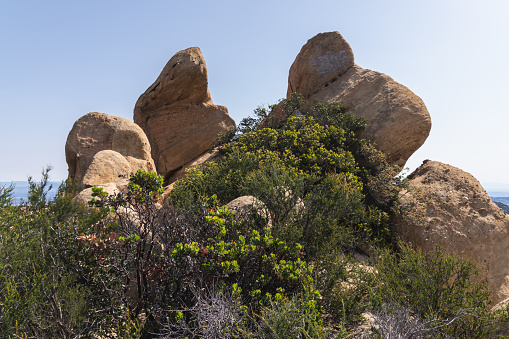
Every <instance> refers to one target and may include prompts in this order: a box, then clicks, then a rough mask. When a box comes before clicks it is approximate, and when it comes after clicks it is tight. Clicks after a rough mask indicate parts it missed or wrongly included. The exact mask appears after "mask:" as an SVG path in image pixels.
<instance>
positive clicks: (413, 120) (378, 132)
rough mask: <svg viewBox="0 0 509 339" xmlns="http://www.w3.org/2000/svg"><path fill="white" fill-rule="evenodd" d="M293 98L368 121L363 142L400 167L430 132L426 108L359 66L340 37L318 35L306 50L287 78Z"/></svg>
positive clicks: (384, 77)
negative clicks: (301, 97) (337, 108)
mask: <svg viewBox="0 0 509 339" xmlns="http://www.w3.org/2000/svg"><path fill="white" fill-rule="evenodd" d="M293 92H297V93H301V94H302V95H304V97H305V98H306V99H308V105H309V106H311V105H313V104H315V103H318V102H321V103H331V102H340V103H342V104H343V105H345V106H346V107H347V108H348V111H349V112H351V113H354V114H355V115H357V116H361V117H364V118H366V119H367V120H368V127H367V129H366V130H365V131H363V133H362V137H363V138H366V139H368V140H371V141H372V142H374V143H375V144H376V145H377V148H378V149H379V150H381V151H382V152H384V153H385V154H386V155H387V160H388V161H389V163H391V164H395V165H399V166H401V167H403V166H404V165H405V163H406V161H407V160H408V158H409V157H410V156H411V155H412V154H413V153H414V152H415V151H416V150H417V149H418V148H419V147H421V146H422V144H423V143H424V141H425V140H426V138H427V137H428V135H429V132H430V129H431V118H430V116H429V113H428V111H427V109H426V106H425V105H424V102H423V101H422V100H421V99H420V98H419V97H418V96H417V95H415V94H414V93H413V92H412V91H410V90H409V89H408V88H406V87H405V86H403V85H401V84H399V83H397V82H396V81H394V80H393V79H392V78H391V77H389V76H387V75H385V74H383V73H379V72H375V71H371V70H367V69H363V68H361V67H359V66H357V65H355V64H354V58H353V52H352V50H351V48H350V46H349V45H348V43H347V42H346V41H345V40H344V39H343V37H342V36H341V34H339V33H338V32H329V33H322V34H318V35H316V36H315V37H313V38H312V39H310V40H309V41H308V42H307V43H306V44H305V45H304V46H303V47H302V49H301V51H300V53H299V55H297V58H296V59H295V61H294V63H293V64H292V66H291V68H290V74H289V76H288V91H287V97H288V98H289V97H290V95H291V94H292V93H293Z"/></svg>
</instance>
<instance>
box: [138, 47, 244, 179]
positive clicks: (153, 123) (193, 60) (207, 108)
mask: <svg viewBox="0 0 509 339" xmlns="http://www.w3.org/2000/svg"><path fill="white" fill-rule="evenodd" d="M134 122H135V123H137V124H138V125H139V126H140V127H141V128H142V129H143V130H144V131H145V133H146V135H147V137H148V139H149V141H150V145H151V147H152V157H153V159H154V161H155V165H156V168H157V172H158V173H159V174H160V175H163V176H164V177H165V179H168V178H169V177H170V176H171V175H172V174H173V172H175V171H177V170H178V169H179V168H180V167H181V166H183V165H184V164H186V163H189V162H191V161H193V160H194V159H195V158H197V157H199V156H200V155H202V154H203V153H205V152H206V151H207V150H209V149H210V147H211V146H212V143H213V142H214V141H215V140H216V138H217V135H218V134H219V133H221V132H225V131H227V130H228V129H230V128H232V127H234V126H235V122H234V121H233V119H232V118H230V117H229V115H228V110H227V108H226V107H224V106H218V105H214V104H213V102H212V99H211V97H210V93H209V91H208V78H207V68H206V66H205V60H204V59H203V55H202V54H201V51H200V49H199V48H197V47H191V48H188V49H186V50H183V51H180V52H178V53H177V54H175V55H174V56H173V57H172V58H171V59H170V61H168V63H167V64H166V66H165V67H164V69H163V70H162V72H161V74H160V75H159V77H158V78H157V79H156V81H155V82H154V83H153V84H152V86H150V87H149V88H148V89H147V90H146V91H145V93H143V94H142V95H141V96H140V98H139V99H138V101H137V102H136V106H135V108H134Z"/></svg>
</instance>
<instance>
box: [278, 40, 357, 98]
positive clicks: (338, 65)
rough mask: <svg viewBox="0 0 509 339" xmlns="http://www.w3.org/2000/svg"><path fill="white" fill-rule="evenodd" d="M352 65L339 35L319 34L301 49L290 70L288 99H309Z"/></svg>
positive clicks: (350, 50) (349, 50) (350, 55)
mask: <svg viewBox="0 0 509 339" xmlns="http://www.w3.org/2000/svg"><path fill="white" fill-rule="evenodd" d="M353 64H354V60H353V51H352V48H351V47H350V45H349V44H348V42H346V40H345V39H344V38H343V37H342V36H341V34H339V32H329V33H320V34H318V35H316V36H314V37H313V38H311V39H309V40H308V42H307V43H306V44H305V45H304V46H302V49H301V50H300V53H299V54H298V55H297V58H295V61H294V62H293V64H292V67H291V68H290V74H289V75H288V91H287V97H290V95H291V94H292V93H300V94H302V95H303V96H305V97H307V98H308V97H310V96H311V95H312V94H314V93H316V92H318V91H319V90H320V89H322V88H324V86H325V85H326V84H328V83H330V82H331V81H333V80H334V79H335V78H337V77H338V76H340V75H341V74H343V73H345V72H346V71H347V70H348V69H349V68H350V67H352V66H353Z"/></svg>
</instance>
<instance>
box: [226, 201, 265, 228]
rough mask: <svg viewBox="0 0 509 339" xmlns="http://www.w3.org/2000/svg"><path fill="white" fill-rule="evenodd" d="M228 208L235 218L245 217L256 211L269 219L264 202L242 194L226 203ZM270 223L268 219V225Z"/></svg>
mask: <svg viewBox="0 0 509 339" xmlns="http://www.w3.org/2000/svg"><path fill="white" fill-rule="evenodd" d="M226 207H227V208H228V210H229V211H230V212H231V213H232V214H233V215H234V217H235V219H236V220H242V219H245V218H247V217H248V216H249V215H250V214H251V213H254V212H257V213H258V214H259V215H260V216H261V217H263V218H266V219H267V220H269V218H270V215H269V212H268V211H267V209H266V207H265V204H264V203H263V202H261V201H260V200H258V199H257V198H255V197H253V196H250V195H244V196H242V197H238V198H236V199H234V200H232V201H230V202H229V203H227V204H226ZM271 224H272V223H271V222H270V221H269V225H271Z"/></svg>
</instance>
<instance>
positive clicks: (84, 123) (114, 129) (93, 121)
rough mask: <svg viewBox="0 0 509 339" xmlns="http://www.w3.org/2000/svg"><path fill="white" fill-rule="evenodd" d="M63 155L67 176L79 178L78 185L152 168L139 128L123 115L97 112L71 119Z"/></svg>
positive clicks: (105, 180)
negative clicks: (73, 120)
mask: <svg viewBox="0 0 509 339" xmlns="http://www.w3.org/2000/svg"><path fill="white" fill-rule="evenodd" d="M102 151H107V152H102ZM65 158H66V161H67V165H68V167H69V179H79V180H80V184H81V186H82V187H89V186H93V185H99V184H104V183H107V182H110V181H115V180H119V178H124V177H126V176H129V175H130V174H132V173H135V172H136V171H137V170H138V169H141V170H144V171H154V170H155V165H154V161H153V160H152V157H151V155H150V144H149V142H148V139H147V137H146V136H145V133H143V130H142V129H141V128H140V127H139V126H138V125H136V124H135V123H133V122H131V121H129V120H127V119H125V118H121V117H116V116H112V115H108V114H105V113H99V112H92V113H88V114H85V115H84V116H82V117H81V118H79V119H78V120H77V121H76V122H75V123H74V126H73V127H72V129H71V131H70V132H69V135H68V137H67V142H66V144H65Z"/></svg>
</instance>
